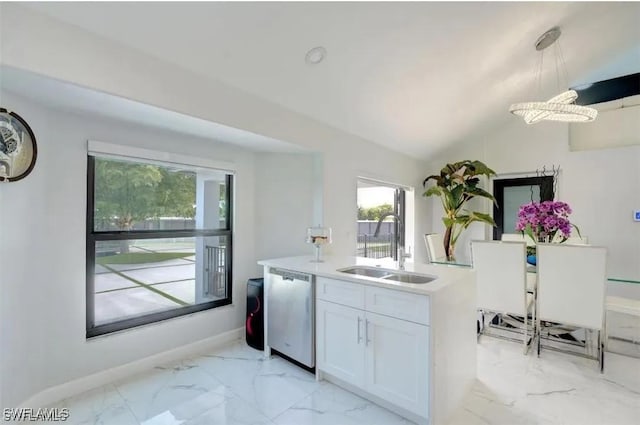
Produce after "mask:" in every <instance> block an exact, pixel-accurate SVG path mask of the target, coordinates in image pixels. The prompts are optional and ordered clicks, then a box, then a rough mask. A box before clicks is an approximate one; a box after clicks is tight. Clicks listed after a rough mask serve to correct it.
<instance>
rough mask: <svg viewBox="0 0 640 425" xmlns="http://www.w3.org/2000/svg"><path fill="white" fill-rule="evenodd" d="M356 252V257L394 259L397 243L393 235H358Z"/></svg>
mask: <svg viewBox="0 0 640 425" xmlns="http://www.w3.org/2000/svg"><path fill="white" fill-rule="evenodd" d="M356 250H357V252H356V255H357V256H358V257H367V258H387V257H391V258H394V257H395V253H396V252H397V241H396V238H395V237H394V235H393V234H390V233H387V234H386V235H378V236H373V235H368V234H363V235H358V243H357V247H356Z"/></svg>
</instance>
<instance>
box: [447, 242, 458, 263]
mask: <svg viewBox="0 0 640 425" xmlns="http://www.w3.org/2000/svg"><path fill="white" fill-rule="evenodd" d="M455 252H456V246H455V245H454V244H450V245H449V250H448V251H447V261H456V256H455Z"/></svg>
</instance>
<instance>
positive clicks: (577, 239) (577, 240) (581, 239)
mask: <svg viewBox="0 0 640 425" xmlns="http://www.w3.org/2000/svg"><path fill="white" fill-rule="evenodd" d="M564 243H565V244H567V245H589V238H588V237H586V236H569V238H567V240H566V241H564Z"/></svg>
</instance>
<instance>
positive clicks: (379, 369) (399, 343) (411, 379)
mask: <svg viewBox="0 0 640 425" xmlns="http://www.w3.org/2000/svg"><path fill="white" fill-rule="evenodd" d="M349 284H350V285H352V286H354V285H355V286H359V285H357V284H354V283H349ZM362 289H364V290H365V291H366V290H369V289H370V288H364V287H363V288H362ZM371 289H372V290H373V291H375V292H376V294H377V295H378V298H380V297H381V296H382V297H383V296H384V295H387V296H389V297H391V299H393V297H395V296H396V295H397V294H396V293H397V291H389V292H388V293H387V294H384V295H381V294H380V293H379V288H371ZM401 295H406V294H401ZM322 296H323V295H322V294H320V293H319V294H318V298H322ZM413 297H416V298H422V297H421V296H419V295H413ZM424 298H426V297H424ZM427 305H428V303H427ZM368 308H369V305H365V309H368ZM316 320H317V322H316V323H317V340H316V346H317V353H316V354H317V359H318V364H317V367H318V368H319V369H320V370H321V371H323V372H325V373H328V374H330V375H332V376H335V377H336V378H338V379H342V380H344V381H346V382H348V383H350V384H351V385H355V386H356V387H359V388H361V389H363V390H365V391H366V392H368V393H370V394H372V395H374V396H377V397H380V398H382V399H384V400H386V401H387V402H389V403H392V404H394V405H396V406H398V407H400V408H403V409H406V410H408V411H410V412H412V413H414V414H416V415H419V416H421V417H428V413H429V411H428V410H429V409H428V406H429V327H428V326H426V325H422V324H418V323H413V322H409V321H407V320H402V319H398V318H394V317H389V316H384V315H381V314H376V313H373V312H371V311H366V310H360V309H357V308H352V307H347V306H344V305H339V304H336V303H334V302H330V301H326V300H323V299H318V300H317V316H316Z"/></svg>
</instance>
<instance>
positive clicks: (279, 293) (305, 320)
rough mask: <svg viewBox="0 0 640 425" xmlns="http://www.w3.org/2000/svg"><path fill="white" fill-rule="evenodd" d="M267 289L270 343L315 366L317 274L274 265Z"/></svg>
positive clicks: (273, 346)
mask: <svg viewBox="0 0 640 425" xmlns="http://www.w3.org/2000/svg"><path fill="white" fill-rule="evenodd" d="M269 273H270V274H271V276H270V280H269V283H268V289H267V297H268V299H267V302H268V306H267V323H268V324H267V345H268V346H270V347H271V348H273V349H274V350H276V351H279V352H280V353H282V354H284V355H286V356H288V357H291V358H292V359H293V360H296V361H297V362H300V363H302V364H303V365H305V366H307V367H314V366H315V361H316V356H315V319H314V318H315V307H314V305H315V303H314V297H315V296H314V293H315V291H314V289H315V288H314V279H313V275H310V274H305V273H300V272H294V271H289V270H283V269H276V268H270V269H269Z"/></svg>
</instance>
